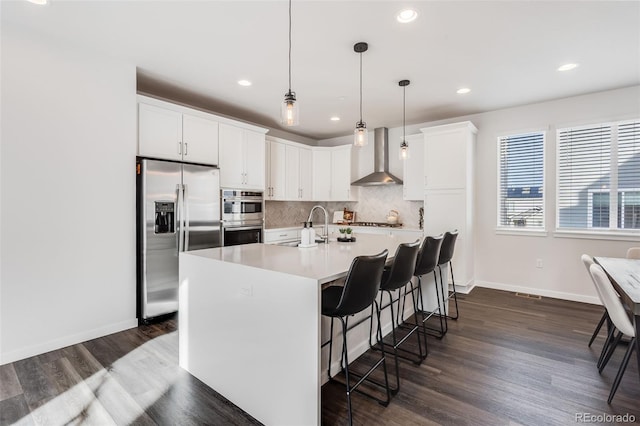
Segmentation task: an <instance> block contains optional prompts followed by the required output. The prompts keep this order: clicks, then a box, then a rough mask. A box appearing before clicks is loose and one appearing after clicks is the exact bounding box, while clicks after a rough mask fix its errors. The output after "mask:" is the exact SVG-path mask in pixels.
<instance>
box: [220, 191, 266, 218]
mask: <svg viewBox="0 0 640 426" xmlns="http://www.w3.org/2000/svg"><path fill="white" fill-rule="evenodd" d="M221 192H222V200H221V201H222V202H221V207H222V220H223V221H224V222H245V221H260V222H262V221H263V219H264V198H263V197H262V192H254V191H240V190H235V189H223V190H222V191H221Z"/></svg>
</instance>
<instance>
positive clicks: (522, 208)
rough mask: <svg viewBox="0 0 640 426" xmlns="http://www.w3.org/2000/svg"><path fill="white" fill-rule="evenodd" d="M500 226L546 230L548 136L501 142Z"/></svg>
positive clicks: (522, 136)
mask: <svg viewBox="0 0 640 426" xmlns="http://www.w3.org/2000/svg"><path fill="white" fill-rule="evenodd" d="M498 142H499V151H500V176H499V197H500V200H499V203H500V205H499V207H498V226H502V227H517V228H529V229H544V212H543V208H544V194H543V188H544V132H535V133H527V134H520V135H511V136H504V137H500V138H498Z"/></svg>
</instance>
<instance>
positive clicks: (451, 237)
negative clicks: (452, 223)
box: [438, 229, 458, 265]
mask: <svg viewBox="0 0 640 426" xmlns="http://www.w3.org/2000/svg"><path fill="white" fill-rule="evenodd" d="M456 238H458V230H457V229H455V230H454V231H453V232H449V231H447V232H445V233H444V238H443V240H442V247H440V258H439V259H438V265H444V264H446V263H449V262H450V261H451V259H452V258H453V249H454V248H455V246H456Z"/></svg>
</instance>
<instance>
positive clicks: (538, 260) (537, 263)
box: [536, 259, 542, 269]
mask: <svg viewBox="0 0 640 426" xmlns="http://www.w3.org/2000/svg"><path fill="white" fill-rule="evenodd" d="M536 268H540V269H542V259H536Z"/></svg>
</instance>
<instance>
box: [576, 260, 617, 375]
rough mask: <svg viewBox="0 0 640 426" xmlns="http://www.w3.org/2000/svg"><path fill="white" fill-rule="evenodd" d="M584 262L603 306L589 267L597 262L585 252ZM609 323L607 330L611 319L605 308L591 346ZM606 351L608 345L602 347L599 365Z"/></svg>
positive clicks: (592, 337) (609, 328) (590, 342)
mask: <svg viewBox="0 0 640 426" xmlns="http://www.w3.org/2000/svg"><path fill="white" fill-rule="evenodd" d="M581 259H582V263H584V266H585V267H586V268H587V273H588V274H589V277H590V278H591V282H592V283H593V285H594V286H595V288H596V293H597V294H598V299H600V303H602V306H604V302H603V301H602V295H601V294H600V289H599V288H598V286H597V285H596V283H595V281H594V280H593V276H592V275H591V271H590V269H589V268H591V265H593V264H594V263H595V261H594V260H593V257H591V256H589V255H588V254H583V255H582V258H581ZM605 322H606V323H607V330H611V325H610V324H611V320H610V319H609V314H608V313H607V309H606V308H605V309H604V312H603V313H602V318H600V321H599V322H598V325H597V326H596V329H595V330H594V331H593V334H592V335H591V340H589V347H591V344H592V343H593V341H594V340H595V339H596V337H597V336H598V333H600V329H601V328H602V324H604V323H605ZM605 352H606V346H605V347H603V348H602V353H601V354H600V359H599V360H598V366H599V365H600V362H601V361H602V358H603V357H604V355H603V354H604V353H605Z"/></svg>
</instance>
